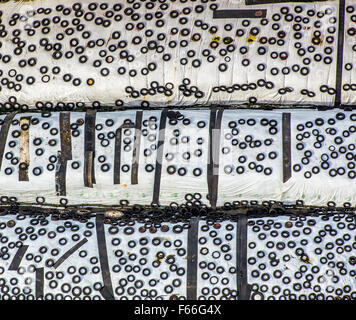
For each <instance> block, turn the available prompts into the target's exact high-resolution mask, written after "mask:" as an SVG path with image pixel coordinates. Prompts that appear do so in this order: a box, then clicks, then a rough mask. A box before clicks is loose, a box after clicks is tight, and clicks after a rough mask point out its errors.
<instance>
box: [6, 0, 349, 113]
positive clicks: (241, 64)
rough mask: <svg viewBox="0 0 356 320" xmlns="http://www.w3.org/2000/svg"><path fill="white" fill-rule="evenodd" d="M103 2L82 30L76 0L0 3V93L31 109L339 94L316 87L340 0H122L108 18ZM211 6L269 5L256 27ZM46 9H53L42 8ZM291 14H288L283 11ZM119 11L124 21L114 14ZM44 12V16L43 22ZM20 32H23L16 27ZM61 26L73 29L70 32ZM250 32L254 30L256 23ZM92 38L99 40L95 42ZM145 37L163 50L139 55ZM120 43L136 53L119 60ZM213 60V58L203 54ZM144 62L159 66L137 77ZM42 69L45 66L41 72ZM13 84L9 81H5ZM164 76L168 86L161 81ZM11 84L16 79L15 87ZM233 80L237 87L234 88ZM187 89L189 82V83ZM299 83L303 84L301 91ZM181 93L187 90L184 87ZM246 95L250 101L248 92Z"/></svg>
mask: <svg viewBox="0 0 356 320" xmlns="http://www.w3.org/2000/svg"><path fill="white" fill-rule="evenodd" d="M106 3H108V8H107V9H104V10H103V9H101V8H100V4H101V3H98V4H99V6H98V8H97V9H95V10H89V9H88V6H89V4H90V2H83V3H81V4H82V9H83V10H84V11H83V12H84V15H81V16H80V15H79V19H80V21H79V22H80V23H82V24H83V25H84V26H85V27H84V29H83V30H81V31H78V30H77V25H74V26H72V25H71V24H72V20H73V19H74V18H76V16H75V12H76V11H75V10H73V9H72V5H73V2H72V1H69V0H63V1H61V2H58V1H50V0H46V1H45V0H41V1H35V2H28V3H27V2H26V3H22V2H13V1H10V2H7V3H4V4H1V7H0V10H2V12H3V13H2V18H1V19H2V24H3V26H4V27H3V29H4V30H3V32H4V31H6V32H7V34H3V33H2V34H3V38H2V39H1V48H0V53H1V55H2V63H1V70H2V73H1V80H3V79H5V80H3V81H4V82H2V90H1V91H0V100H1V101H2V102H5V101H7V100H8V99H9V98H10V97H11V96H15V97H16V98H17V101H18V103H20V104H27V105H29V106H30V107H33V106H34V105H35V103H36V102H37V101H42V102H51V103H53V104H56V103H58V102H59V101H61V102H65V103H68V102H82V103H86V104H91V103H92V102H93V101H100V102H101V103H102V104H106V105H113V104H114V102H115V101H116V100H122V101H123V103H125V104H126V105H134V106H139V105H140V104H141V102H142V101H146V102H147V101H148V102H150V105H151V106H165V105H179V106H184V105H192V104H213V103H220V104H241V103H246V102H247V101H250V102H252V103H253V102H255V101H256V100H255V99H257V102H259V103H277V104H299V105H303V104H318V105H319V104H322V105H333V103H334V102H335V101H334V100H335V94H333V93H332V94H329V93H327V92H321V91H320V87H321V86H326V88H332V89H335V88H336V71H337V70H336V65H337V54H338V17H339V13H338V5H339V3H338V1H323V2H315V3H302V4H300V3H288V4H285V3H281V4H267V5H255V6H246V5H245V4H244V2H242V1H234V0H230V1H226V0H224V1H219V2H215V1H209V2H208V3H204V4H202V5H203V7H204V11H203V12H202V13H196V12H195V9H196V7H197V6H198V5H200V4H199V3H196V2H191V3H190V2H188V3H186V2H185V3H181V2H174V3H171V2H168V1H167V2H166V4H167V5H168V8H167V9H165V8H164V7H160V3H158V2H152V3H153V4H154V5H153V7H152V9H148V8H147V7H146V4H147V2H144V3H140V2H138V3H139V4H140V8H136V6H135V7H134V6H133V5H131V4H129V3H127V2H126V1H124V2H122V3H120V4H121V5H122V9H121V10H119V11H114V16H113V17H111V18H108V17H107V16H106V15H107V12H108V11H110V10H112V9H113V6H114V5H115V4H116V2H115V1H107V2H106ZM57 5H63V7H64V8H67V9H68V8H69V9H70V10H69V11H64V12H65V15H64V14H62V11H59V12H58V11H56V7H57ZM210 5H217V6H218V10H223V9H227V10H233V9H236V10H241V9H243V10H256V9H266V10H267V16H266V19H267V20H268V23H267V25H262V24H261V21H262V19H261V18H249V19H247V18H246V19H244V18H228V19H216V18H214V17H213V10H212V9H211V7H210ZM297 6H300V7H302V9H303V10H302V12H295V8H296V7H297ZM347 6H349V7H352V6H353V7H354V4H353V2H352V0H349V1H347ZM282 7H288V10H289V12H288V13H287V12H286V11H283V10H282V11H283V12H284V13H281V8H282ZM128 8H129V9H130V8H131V9H132V8H136V9H134V11H133V12H134V14H136V13H138V14H139V19H138V20H133V19H132V18H131V17H132V16H131V15H126V14H125V13H124V12H125V9H128ZM47 9H51V10H52V11H51V12H49V13H48V14H46V12H47V11H46V10H47ZM67 9H66V10H67ZM173 10H176V11H177V12H178V13H179V16H178V18H172V17H171V16H170V12H171V11H173ZM183 10H184V11H183ZM186 10H191V12H190V13H188V12H187V11H186ZM308 10H312V11H313V12H314V14H313V15H309V16H308ZM79 11H80V10H79ZM77 12H78V11H77ZM88 12H94V14H95V18H98V17H101V18H103V19H104V21H106V20H110V21H111V25H110V26H109V27H104V26H102V25H96V24H95V18H94V19H93V20H91V21H86V20H85V13H88ZM157 12H161V13H162V18H161V19H162V20H163V21H164V22H165V24H164V26H162V27H157V26H156V25H155V23H156V20H158V18H155V17H154V15H155V14H156V13H157ZM147 13H151V14H152V15H153V19H152V20H146V19H145V15H146V14H147ZM17 14H18V16H17ZM288 14H289V16H288V17H287V15H288ZM119 15H121V16H119ZM278 15H279V16H278ZM55 16H60V21H59V22H57V23H54V22H53V18H54V17H55ZM109 16H110V15H109ZM297 16H299V18H298V17H297ZM120 17H121V18H120ZM182 17H185V18H187V23H186V24H180V23H179V22H178V19H180V18H182ZM77 18H78V17H77ZM115 18H116V19H121V20H120V21H115ZM45 19H50V22H49V25H48V26H47V25H46V21H47V20H45ZM298 19H299V20H298ZM351 19H352V14H351V13H350V14H346V20H345V21H346V22H345V47H344V57H345V59H344V60H345V64H346V63H347V62H348V63H353V64H354V63H355V54H354V52H353V49H352V44H353V42H354V41H353V39H354V36H349V35H347V30H348V28H352V26H353V22H352V21H351ZM11 21H16V23H15V24H14V23H12V22H11ZM64 21H68V23H69V25H68V26H67V25H66V22H64ZM197 21H200V22H201V23H202V24H203V27H201V26H200V24H199V23H198V26H197ZM142 22H143V23H144V29H142V30H138V29H136V28H137V25H138V23H142ZM10 23H11V24H12V25H10ZM38 23H40V25H38ZM41 23H42V24H44V25H46V27H49V28H50V30H49V33H46V34H43V33H42V31H41V30H43V28H44V27H45V26H44V25H41ZM128 23H132V24H133V28H134V29H133V30H132V31H131V30H130V31H128V30H126V29H125V28H126V26H127V24H128ZM296 24H298V25H299V26H300V28H299V29H298V28H296V30H294V29H293V27H294V26H295V25H296ZM204 26H207V27H208V28H205V27H204ZM70 27H73V29H74V33H73V34H72V35H71V34H70V32H69V31H68V29H70ZM210 27H216V28H217V31H216V33H211V32H210ZM173 28H177V29H178V33H176V34H174V32H173V33H172V29H173ZM253 28H257V30H258V34H257V35H255V36H254V35H252V36H251V30H252V29H253ZM29 29H31V30H34V31H35V33H34V34H33V35H28V34H27V32H28V31H26V30H29ZM182 29H188V30H189V31H190V33H189V34H188V35H186V36H185V35H184V34H183V35H182V34H181V31H182ZM16 30H19V31H20V32H21V33H20V34H18V33H17V32H18V31H16ZM147 30H152V33H153V34H152V36H147V34H146V35H145V32H146V31H147ZM238 30H243V32H244V34H243V35H242V36H237V35H236V33H237V31H238ZM253 30H256V29H253ZM84 31H89V32H90V37H89V38H88V39H84V38H83V37H82V34H83V32H84ZM115 31H119V32H120V37H119V38H118V39H115V38H114V36H113V35H114V32H115ZM280 31H283V32H285V35H278V32H280ZM298 31H299V32H300V33H301V34H302V37H301V38H300V39H295V38H294V34H295V33H296V32H298ZM14 32H15V33H14ZM29 32H31V31H29ZM66 32H67V33H68V34H69V35H68V34H67V35H66V34H65V33H66ZM314 32H320V35H319V38H320V39H321V43H320V44H315V45H313V44H312V38H313V37H314ZM59 33H63V34H64V38H63V39H59V40H58V36H57V35H58V34H59ZM252 33H254V32H253V31H252ZM159 34H160V36H159ZM193 34H200V39H199V40H197V41H195V40H194V41H193V40H192V37H193ZM137 36H140V37H142V39H141V40H142V42H141V43H140V44H133V43H132V40H133V39H134V37H137ZM158 37H159V38H161V37H165V39H164V40H158ZM328 37H333V40H332V41H331V40H330V43H327V42H326V39H327V38H328ZM43 38H45V39H48V44H49V45H52V46H53V45H55V44H58V43H59V44H61V45H62V47H61V48H60V49H58V48H57V47H55V48H57V49H55V48H53V47H52V48H51V47H49V46H47V49H48V51H47V50H46V49H45V44H44V43H42V44H44V45H42V46H41V45H40V41H41V39H43ZM74 38H77V39H78V41H79V43H78V44H76V45H74V44H73V43H72V46H71V43H70V40H72V39H74ZM230 38H231V39H230ZM263 38H265V39H266V40H267V42H266V43H261V41H263V40H261V39H263ZM14 39H15V40H14ZM224 39H225V42H226V43H229V42H231V43H230V47H229V48H234V49H235V50H234V51H232V52H229V51H226V50H227V48H228V44H225V43H224ZM226 39H228V40H226ZM273 39H274V40H273ZM328 39H331V38H328ZM98 40H99V42H97V41H98ZM182 40H186V41H187V46H185V47H182V46H181V44H180V42H181V41H182ZM278 40H281V41H282V40H283V43H280V45H278V43H276V41H278ZM20 41H24V43H22V42H21V43H20V44H19V42H20ZM90 41H94V42H97V45H95V46H94V47H90V46H88V44H89V42H90ZM100 41H101V42H102V43H100ZM120 41H126V43H127V46H126V47H125V48H121V49H120V48H118V45H119V42H120ZM149 41H156V46H158V47H160V48H163V52H161V51H160V50H161V49H158V52H157V49H153V50H148V51H147V52H145V51H144V53H142V51H141V48H142V47H147V45H148V44H149ZM171 41H175V42H176V44H177V45H176V46H175V47H174V48H173V47H172V48H171V47H169V43H170V42H171ZM212 41H215V43H218V47H217V48H215V49H214V48H211V47H210V44H211V42H212ZM274 41H275V42H274ZM121 43H123V42H121ZM296 43H299V44H296ZM22 44H24V47H23V49H22V52H20V54H19V55H16V54H14V50H15V48H16V46H20V47H21V46H22ZM31 44H35V45H36V50H35V51H33V52H31V51H29V46H30V45H31ZM150 44H151V43H150ZM110 46H113V47H110ZM78 47H82V48H83V52H81V51H80V50H79V51H78V52H79V53H76V52H75V50H76V49H77V48H78ZM109 48H113V49H112V50H114V51H110V49H109ZM258 48H264V49H265V50H266V53H265V54H258V52H257V51H258ZM204 50H209V51H204ZM221 50H222V51H221ZM224 50H225V51H224ZM298 50H302V51H303V50H304V54H300V55H299V54H298ZM70 51H72V52H73V57H72V58H66V56H65V55H66V53H67V52H70ZM122 51H125V52H126V55H129V56H130V59H133V61H131V60H130V59H127V58H123V56H122V55H121V58H120V52H122ZM55 52H57V53H58V52H61V53H62V58H60V59H58V60H56V59H54V58H53V57H52V55H53V54H54V53H55ZM203 52H206V55H203ZM281 53H282V55H281ZM164 54H168V55H170V57H171V59H170V60H169V61H164V60H163V55H164ZM284 54H286V55H287V58H285V57H284ZM317 54H319V55H320V57H321V61H316V60H314V57H315V55H317ZM8 55H10V57H11V60H10V61H7V58H8ZM5 56H6V57H5ZM80 56H86V57H87V62H85V63H80V62H79V58H80ZM30 58H35V59H37V64H36V65H35V66H29V64H28V61H29V59H30ZM183 58H186V59H187V64H184V65H182V64H181V59H183ZM325 58H327V59H329V58H330V63H328V64H326V63H324V61H325V60H324V59H325ZM210 59H212V60H214V61H212V62H209V61H210ZM308 59H309V60H308ZM20 60H24V61H25V62H27V65H26V66H24V67H23V68H22V67H20V65H19V63H20ZM193 60H196V61H199V63H200V66H199V67H197V68H195V67H193V66H192V63H193ZM208 60H209V61H208ZM95 61H97V62H96V63H98V65H100V66H98V67H95V66H94V65H93V64H94V62H95ZM98 61H99V62H98ZM108 61H109V62H108ZM129 61H131V62H129ZM308 61H309V62H310V63H309V62H308ZM150 63H153V64H155V66H156V69H155V70H154V71H149V73H148V74H147V75H143V74H142V73H141V72H142V70H147V69H145V68H147V67H148V65H149V64H150ZM219 65H222V66H223V67H224V68H225V66H226V67H227V70H226V71H223V72H221V71H219ZM258 65H259V66H260V67H263V68H262V69H261V71H259V70H258V69H257V67H258ZM44 66H46V67H47V68H48V70H44V71H43V69H41V67H44ZM58 66H59V67H60V72H59V73H53V68H54V67H58ZM150 66H153V65H150ZM293 66H294V67H293ZM122 67H123V68H125V70H126V73H125V74H118V69H119V68H122ZM105 68H107V69H105ZM40 69H41V70H42V71H43V72H42V73H41V72H40ZM104 69H105V70H104ZM302 69H303V70H302ZM102 70H104V72H106V71H109V74H108V75H107V76H102V75H101V73H100V72H101V71H102ZM122 70H123V69H122ZM130 70H131V71H132V70H135V71H136V72H137V75H135V76H129V71H130ZM293 70H294V71H293ZM305 70H306V71H307V72H308V75H303V74H302V71H305ZM143 72H144V71H143ZM273 73H274V74H273ZM18 74H22V75H23V76H24V79H23V80H21V81H20V80H19V79H18V78H17V76H18ZM68 74H69V75H71V76H70V77H69V79H70V80H69V81H68V82H65V81H64V80H63V77H64V75H68ZM352 74H354V72H353V71H352V70H351V71H344V76H343V81H344V83H350V81H351V83H353V82H354V78H353V77H354V76H353V75H352ZM29 77H34V78H35V80H36V81H35V83H34V84H32V85H28V84H26V80H27V79H28V78H29ZM186 78H187V79H189V80H190V83H189V84H187V85H186V87H184V88H183V89H182V90H179V86H180V85H182V84H183V79H186ZM6 79H7V80H6ZM73 79H80V80H81V84H80V85H79V86H74V85H73ZM88 79H92V80H93V81H94V82H95V83H94V85H92V86H88V84H87V80H88ZM258 80H262V84H261V86H258V85H257V88H256V89H254V86H256V83H257V81H258ZM263 81H264V82H263ZM9 82H10V85H9V84H8V83H9ZM152 82H154V83H155V84H154V85H153V87H155V86H156V85H157V83H156V82H158V85H159V86H163V87H165V89H162V90H161V91H160V92H161V93H156V94H154V95H149V94H147V92H146V93H145V92H141V94H139V95H138V96H137V95H136V93H138V92H140V91H141V89H143V88H147V89H149V88H151V84H152ZM265 82H268V83H269V84H268V85H267V86H269V85H270V84H271V83H273V88H270V89H266V86H265V85H264V83H265ZM168 83H169V85H167V84H168ZM172 84H173V89H172V94H171V95H170V93H169V96H165V95H164V94H163V92H167V89H168V88H171V87H172V86H171V85H172ZM15 85H20V87H18V86H15ZM234 85H235V90H233V88H234V87H233V86H234ZM237 85H239V86H242V87H241V88H242V89H241V88H240V89H238V87H237ZM128 86H130V87H132V89H133V90H134V91H135V94H132V93H130V90H129V91H127V90H125V89H126V88H127V87H128ZM163 87H162V88H163ZM192 87H193V88H192ZM15 88H19V91H15V90H14V89H15ZM190 88H192V89H191V90H190ZM214 88H218V89H219V88H220V90H218V92H216V91H214V90H213V89H214ZM236 88H237V89H236ZM245 88H246V90H245ZM285 88H288V91H285V92H284V94H281V93H280V92H279V90H280V89H283V90H284V89H285ZM230 89H231V90H230ZM283 90H282V91H283ZM289 90H290V91H291V92H289ZM302 90H306V91H304V93H303V94H301V91H302ZM196 91H201V92H202V93H203V94H204V96H203V97H200V96H196V95H195V92H196ZM308 92H314V94H309V95H308ZM184 93H185V94H188V95H184ZM352 93H353V91H347V92H343V95H342V101H343V102H345V103H349V104H352V103H354V102H355V95H354V94H352ZM189 95H190V96H189ZM250 98H252V100H249V99H250Z"/></svg>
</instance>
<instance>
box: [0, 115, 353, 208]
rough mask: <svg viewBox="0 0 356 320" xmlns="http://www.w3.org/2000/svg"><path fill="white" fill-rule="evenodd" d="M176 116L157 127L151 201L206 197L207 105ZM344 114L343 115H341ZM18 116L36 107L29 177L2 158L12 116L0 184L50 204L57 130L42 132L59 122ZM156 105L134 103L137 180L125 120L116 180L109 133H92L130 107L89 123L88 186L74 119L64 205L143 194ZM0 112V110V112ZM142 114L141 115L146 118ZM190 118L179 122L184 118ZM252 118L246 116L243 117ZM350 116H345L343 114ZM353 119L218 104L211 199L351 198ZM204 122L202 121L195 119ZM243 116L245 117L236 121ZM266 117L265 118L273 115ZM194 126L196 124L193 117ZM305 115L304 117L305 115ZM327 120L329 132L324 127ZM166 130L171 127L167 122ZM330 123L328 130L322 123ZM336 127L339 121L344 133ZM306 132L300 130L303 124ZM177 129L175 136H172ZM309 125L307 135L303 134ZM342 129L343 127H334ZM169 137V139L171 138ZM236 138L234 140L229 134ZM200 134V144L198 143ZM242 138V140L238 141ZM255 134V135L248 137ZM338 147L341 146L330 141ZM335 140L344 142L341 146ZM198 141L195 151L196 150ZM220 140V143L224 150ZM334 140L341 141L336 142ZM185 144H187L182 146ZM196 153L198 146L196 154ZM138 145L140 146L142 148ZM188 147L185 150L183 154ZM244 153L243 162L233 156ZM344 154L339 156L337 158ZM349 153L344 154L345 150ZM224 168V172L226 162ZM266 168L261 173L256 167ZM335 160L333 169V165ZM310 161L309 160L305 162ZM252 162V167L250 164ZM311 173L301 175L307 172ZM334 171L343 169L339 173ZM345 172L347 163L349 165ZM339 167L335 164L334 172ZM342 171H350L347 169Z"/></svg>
mask: <svg viewBox="0 0 356 320" xmlns="http://www.w3.org/2000/svg"><path fill="white" fill-rule="evenodd" d="M180 112H181V114H182V115H183V117H184V119H186V121H185V123H186V124H184V122H183V121H184V120H180V121H178V124H176V125H172V124H170V122H169V119H168V118H167V121H166V129H165V134H164V143H163V161H162V170H161V179H160V181H161V187H160V193H159V202H160V203H161V204H164V205H165V204H169V203H170V202H172V201H175V202H178V203H182V202H184V198H185V195H186V194H188V193H192V194H193V193H196V192H199V193H200V194H201V195H202V202H203V203H206V204H209V201H208V200H207V198H206V196H207V194H208V183H207V180H208V179H207V173H208V172H207V166H208V162H209V119H210V110H207V109H202V110H185V111H180ZM284 112H290V113H291V148H292V149H291V150H292V152H291V167H292V168H291V172H292V176H291V178H290V179H289V180H288V181H286V182H285V183H283V148H282V142H283V135H282V114H283V113H284ZM23 115H24V114H17V115H16V116H15V118H14V120H16V119H21V117H22V116H23ZM342 115H344V119H343V120H337V119H341V118H342V117H343V116H342ZM26 116H32V117H38V118H39V120H40V122H39V124H37V125H30V129H29V136H30V143H29V168H28V176H29V181H19V167H18V165H13V164H12V163H11V158H16V157H17V158H20V154H21V153H20V143H19V138H14V137H13V136H12V133H13V132H14V131H15V130H19V125H11V126H10V130H9V133H8V137H7V140H6V141H3V142H2V143H4V144H5V151H4V157H3V160H2V168H1V172H0V194H1V195H4V196H5V195H6V196H14V197H17V199H18V201H20V202H28V203H34V202H35V200H36V197H37V196H43V197H45V199H46V203H52V204H58V203H59V200H60V199H61V198H62V197H61V196H58V195H57V194H56V189H55V175H56V173H55V172H56V170H53V171H48V169H47V165H48V163H49V157H50V156H57V155H58V151H60V150H61V144H60V137H59V135H60V133H58V134H57V135H56V136H51V135H50V134H49V130H50V129H51V128H57V129H59V121H58V119H59V114H58V113H52V115H51V116H50V117H45V118H43V117H42V116H41V114H39V113H32V114H30V113H29V114H26ZM160 116H161V113H160V111H144V112H143V123H144V125H143V126H142V130H144V129H146V130H147V131H146V132H145V131H142V132H143V134H142V135H141V140H140V143H141V146H140V155H139V167H138V184H131V170H132V154H133V142H134V132H135V130H134V129H131V130H129V131H128V132H126V134H127V135H125V134H123V135H122V146H121V148H122V149H121V155H120V157H121V170H120V177H121V181H120V184H114V180H113V176H114V158H115V148H114V143H115V139H108V141H109V145H108V146H106V147H103V145H102V144H101V140H100V139H99V138H100V136H99V133H104V137H105V138H108V137H107V133H108V132H109V131H113V132H114V133H115V132H116V129H117V128H118V127H120V126H121V124H122V123H123V121H124V120H125V119H131V120H132V121H133V122H134V121H135V111H134V110H132V111H127V112H126V111H125V112H103V113H97V115H96V124H97V125H98V124H102V125H103V129H102V130H101V131H98V130H95V150H96V154H95V159H94V167H95V176H96V184H94V186H93V188H88V187H85V186H84V178H83V176H84V140H85V139H84V127H85V125H82V126H80V127H79V128H78V130H79V131H80V135H79V136H78V137H73V136H72V144H71V146H72V155H73V158H72V160H70V161H68V162H67V173H66V191H67V194H66V196H63V198H66V199H68V204H69V205H74V204H108V205H114V204H118V203H119V201H120V200H121V199H127V200H129V202H130V204H134V203H137V204H150V203H151V202H152V198H153V190H154V182H155V167H156V161H157V144H158V136H159V123H160ZM1 118H2V119H3V118H4V116H1ZM79 118H81V119H85V113H82V112H72V113H70V122H71V123H75V122H76V121H77V120H78V119H79ZM150 118H151V121H149V119H150ZM318 118H321V119H323V120H324V124H323V125H322V126H318V125H317V124H316V119H318ZM107 119H112V120H113V121H114V125H113V126H112V127H108V126H106V125H105V121H106V120H107ZM188 119H189V120H190V124H188V122H187V120H188ZM251 119H253V120H255V124H253V121H252V120H251ZM263 119H264V121H266V120H267V122H269V124H268V125H267V126H264V125H262V124H261V121H262V120H263ZM329 119H334V121H335V124H328V121H331V120H329ZM352 119H353V120H352ZM354 120H355V115H354V114H353V113H352V112H347V111H342V112H340V111H336V110H335V111H327V112H319V111H313V110H305V111H304V110H303V111H301V110H280V111H253V112H251V111H246V110H225V111H224V113H223V116H222V125H221V128H222V129H221V131H220V148H219V152H218V153H219V160H218V162H216V164H217V163H218V164H219V167H218V168H219V171H218V173H219V180H218V192H217V196H218V197H217V199H218V201H217V205H218V206H221V205H223V204H224V203H225V202H231V201H235V200H258V201H262V200H276V201H285V202H295V201H296V200H303V201H304V202H305V203H306V204H309V205H317V206H318V205H322V206H324V205H326V204H327V203H328V202H329V201H333V202H335V203H336V204H337V205H342V204H343V203H345V202H350V203H351V204H352V205H354V204H355V202H356V191H355V188H353V181H354V180H353V179H352V172H351V171H355V170H354V169H353V166H354V163H355V160H354V144H355V139H354V138H353V136H354V132H355V131H354V129H353V128H354ZM202 121H203V122H204V125H205V126H204V127H203V122H202ZM234 121H235V122H236V128H235V129H237V131H235V134H236V132H237V135H233V134H232V129H231V128H230V127H229V125H231V124H230V122H234ZM308 121H309V122H310V123H312V125H313V127H312V128H308V127H306V126H305V125H306V122H308ZM44 122H48V123H50V125H51V127H50V128H49V129H43V128H42V124H43V123H44ZM243 122H245V123H244V124H243ZM274 122H275V123H274ZM198 123H199V126H201V128H199V127H198ZM300 124H303V125H304V131H298V130H297V126H298V125H300ZM271 125H272V126H273V127H275V128H276V129H277V131H276V133H275V134H272V135H271V134H270V132H269V128H271ZM307 125H310V124H307ZM330 128H335V130H336V133H335V135H330V134H329V133H330V132H331V133H333V130H331V129H330ZM315 129H318V132H319V133H318V135H319V136H324V141H323V142H322V143H321V147H320V148H316V147H315V146H314V142H315V141H316V140H315V139H316V136H315V135H314V134H316V132H315V131H313V130H315ZM175 130H176V131H175ZM330 130H331V131H330ZM343 131H347V132H346V133H344V132H343ZM305 132H309V133H305ZM300 133H303V134H304V135H305V138H303V140H302V141H299V140H297V135H298V134H300ZM177 134H178V136H176V135H177ZM308 134H309V135H310V137H309V138H306V137H307V136H308ZM343 134H344V135H348V137H343ZM337 136H340V137H342V139H343V140H342V142H341V144H337V143H335V137H337ZM36 137H41V138H42V139H43V142H42V145H41V146H39V147H41V148H43V149H44V154H43V155H41V156H37V155H36V154H35V151H36V149H37V148H39V147H36V146H34V145H33V139H34V138H36ZM53 138H54V139H55V140H56V141H57V145H56V146H49V145H48V140H49V139H53ZM125 138H126V140H129V141H131V142H129V141H126V142H129V145H130V146H131V147H129V148H127V149H125V150H126V151H124V147H125V143H124V142H123V141H124V139H125ZM174 139H177V141H178V144H176V142H175V140H174ZM234 139H236V140H237V143H238V144H237V145H236V144H235V145H234V143H236V141H235V142H234V141H233V140H234ZM251 139H252V140H253V141H257V140H260V141H261V146H259V147H254V148H252V147H251V146H250V142H248V143H245V144H246V148H243V142H245V141H250V140H251ZM266 139H272V140H271V142H272V143H271V144H270V145H266V144H265V140H266ZM10 141H15V142H16V144H15V146H14V147H11V146H10V145H9V142H10ZM299 142H302V143H303V144H304V149H303V150H298V149H297V144H298V143H299ZM199 143H201V144H199ZM241 143H242V144H241ZM255 143H256V142H255ZM340 147H342V148H341V149H340ZM343 148H345V150H343ZM199 150H200V151H199ZM227 150H228V152H227ZM306 150H309V151H310V153H311V154H310V157H309V158H308V159H309V160H308V161H309V163H305V164H303V162H302V161H305V160H302V158H304V157H305V154H304V153H305V151H306ZM330 150H335V151H334V152H337V158H333V156H335V153H334V154H333V155H331V151H330ZM340 150H341V151H340ZM187 152H188V153H187ZM271 152H272V153H273V152H274V153H275V155H276V157H275V158H274V159H271V157H270V153H271ZM200 153H201V155H200V156H199V154H200ZM145 154H147V155H148V156H147V157H146V156H145ZM258 154H260V155H259V157H262V158H263V157H264V159H262V158H259V159H262V160H257V156H258ZM322 154H328V160H327V161H326V162H328V166H329V167H328V168H327V169H325V170H324V169H322V167H321V162H322V160H321V159H322V158H321V156H322ZM101 155H104V156H105V157H106V159H105V162H104V163H106V164H108V165H109V170H108V171H107V172H104V171H102V169H101V166H102V164H103V163H101V162H99V157H100V156H101ZM187 155H188V157H187ZM241 156H244V157H245V158H246V159H245V162H243V159H241V158H240V157H241ZM347 157H348V158H347ZM352 157H353V158H352ZM74 161H77V162H79V168H77V169H73V167H72V162H74ZM251 162H254V163H255V166H258V165H259V166H260V167H259V169H256V168H255V169H254V166H252V167H251V166H250V165H249V164H250V163H251ZM297 164H300V165H301V170H300V171H298V172H297V171H295V170H294V168H295V165H297ZM124 165H127V166H128V169H129V170H128V171H127V172H124V171H123V170H122V166H124ZM147 165H152V166H153V169H154V170H153V171H150V172H147V171H146V166H147ZM168 166H174V168H175V169H176V171H175V173H174V174H169V173H168V171H167V168H168ZM35 167H40V168H41V169H42V174H40V175H39V176H35V175H34V174H33V169H34V168H35ZM238 167H244V172H243V173H241V174H239V173H237V171H236V169H237V168H238ZM313 167H319V170H318V171H319V172H317V173H315V174H314V173H312V172H313V171H312V170H313ZM6 168H12V173H11V174H10V175H7V174H6V173H5V170H6ZM179 168H185V170H186V174H185V175H179V174H178V170H179ZM196 168H199V169H201V175H200V176H195V175H194V169H196ZM228 168H231V173H229V171H228V170H227V169H228ZM266 168H270V170H271V171H270V174H269V175H267V174H266ZM339 168H343V169H339ZM332 169H334V170H336V171H337V170H339V171H337V172H338V173H339V174H336V175H335V176H331V175H334V173H333V172H334V171H332V172H331V175H330V170H332ZM314 170H315V169H314ZM259 171H260V172H259ZM306 172H309V173H311V176H310V177H309V176H308V173H306ZM343 172H344V173H343ZM350 172H351V173H350ZM342 173H343V174H342ZM350 175H351V177H350Z"/></svg>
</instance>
